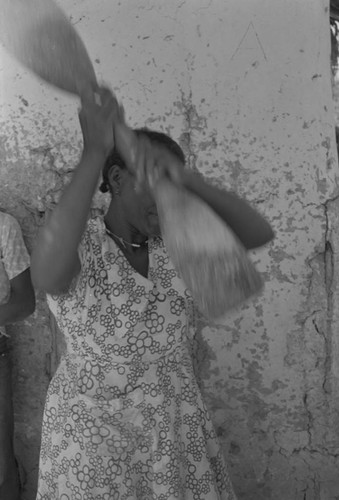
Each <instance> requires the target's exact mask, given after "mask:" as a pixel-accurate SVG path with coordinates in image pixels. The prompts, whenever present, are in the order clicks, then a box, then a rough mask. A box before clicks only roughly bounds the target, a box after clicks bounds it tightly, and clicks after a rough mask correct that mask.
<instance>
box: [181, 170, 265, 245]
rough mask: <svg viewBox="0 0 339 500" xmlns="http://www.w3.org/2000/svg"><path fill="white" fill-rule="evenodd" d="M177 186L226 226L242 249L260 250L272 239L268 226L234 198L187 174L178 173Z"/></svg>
mask: <svg viewBox="0 0 339 500" xmlns="http://www.w3.org/2000/svg"><path fill="white" fill-rule="evenodd" d="M181 183H182V185H183V186H184V187H185V188H186V189H188V190H189V191H190V192H192V193H193V194H195V195H196V196H198V197H199V198H200V199H201V200H203V201H204V202H205V203H207V204H208V205H209V206H210V207H211V208H212V209H213V210H214V212H215V213H216V214H217V215H219V217H220V218H221V219H222V220H223V221H225V222H226V224H227V225H228V226H229V227H230V228H231V229H232V230H233V232H234V233H235V234H236V235H237V237H238V238H239V240H240V241H241V242H242V244H243V245H244V247H245V248H247V249H252V248H257V247H260V246H262V245H265V244H266V243H268V242H269V241H271V240H272V239H273V238H274V232H273V230H272V228H271V226H270V224H269V223H268V222H267V221H266V220H265V219H264V218H263V217H262V216H261V215H260V214H259V213H258V212H257V211H256V210H255V209H254V208H252V207H251V206H250V205H249V204H248V203H247V202H246V201H245V200H243V199H242V198H239V197H238V196H237V195H236V194H234V193H231V192H229V191H226V190H223V189H219V188H217V187H214V186H211V185H210V184H208V183H207V182H206V181H205V180H204V179H203V178H202V177H201V176H200V175H197V174H194V173H193V172H190V171H188V170H184V171H183V172H182V176H181Z"/></svg>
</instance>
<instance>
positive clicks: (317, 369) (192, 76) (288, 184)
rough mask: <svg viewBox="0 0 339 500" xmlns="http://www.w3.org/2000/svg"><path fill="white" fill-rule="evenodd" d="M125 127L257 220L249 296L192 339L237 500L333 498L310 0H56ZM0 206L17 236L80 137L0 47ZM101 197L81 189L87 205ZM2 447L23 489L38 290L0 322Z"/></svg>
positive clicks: (35, 401)
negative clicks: (5, 349)
mask: <svg viewBox="0 0 339 500" xmlns="http://www.w3.org/2000/svg"><path fill="white" fill-rule="evenodd" d="M59 3H60V5H61V6H62V7H63V8H64V9H65V10H66V12H67V13H68V15H69V17H70V19H71V21H72V23H73V24H74V25H75V26H76V28H77V30H78V31H79V33H80V34H81V36H82V37H83V39H84V42H85V44H86V46H87V47H88V50H89V53H90V56H91V58H92V60H93V62H94V66H95V70H96V72H97V75H98V78H99V80H103V81H105V82H107V83H108V84H109V85H111V86H112V87H113V89H114V90H115V92H116V93H117V95H118V97H119V98H120V99H121V100H122V102H123V103H124V105H125V108H126V115H127V118H128V120H129V122H130V123H131V124H132V125H134V126H143V125H146V126H148V127H149V128H155V129H160V130H162V131H165V132H167V133H169V134H170V135H172V136H173V138H174V139H177V140H179V142H180V143H181V145H182V147H183V149H184V150H185V153H186V156H187V159H188V163H189V165H190V167H191V168H193V169H196V170H198V171H199V172H201V173H202V174H204V175H205V176H206V177H208V178H209V179H210V181H211V182H212V183H215V184H217V185H223V186H224V187H225V188H229V189H232V190H235V191H237V192H238V193H239V194H240V195H243V196H245V197H246V198H247V199H248V200H249V201H250V202H252V203H253V204H254V206H256V207H257V208H258V210H260V211H261V212H262V213H263V214H265V215H266V217H267V218H268V219H269V221H270V222H271V224H272V225H273V228H274V230H275V232H276V238H275V240H274V242H273V243H272V244H270V245H269V246H267V247H266V248H264V249H261V250H257V251H255V252H252V254H251V256H252V258H253V260H254V262H255V263H256V264H257V267H258V269H259V270H260V271H261V272H262V273H263V275H264V278H265V282H266V286H265V290H264V291H263V292H262V293H261V295H260V296H259V297H256V298H255V299H253V300H251V301H249V302H248V303H247V304H246V305H244V306H243V307H241V308H239V309H237V310H235V311H232V312H231V313H230V314H229V315H227V317H225V318H224V319H222V320H220V321H218V322H217V323H216V324H213V325H211V324H208V323H206V322H203V321H201V323H200V325H199V328H198V330H197V333H196V338H195V352H196V367H197V370H198V373H199V376H200V382H201V387H202V389H203V391H204V394H205V397H206V401H207V404H208V406H209V408H210V411H211V415H212V417H213V420H214V422H215V425H216V429H217V432H218V435H219V438H220V440H221V442H222V444H223V449H224V452H225V455H226V457H227V460H228V462H229V465H230V474H231V476H232V479H233V482H234V485H235V489H236V491H237V493H238V496H239V499H244V500H269V499H274V500H338V499H339V474H338V470H339V335H338V330H339V296H338V295H339V283H338V268H339V265H338V264H339V263H338V250H339V221H338V213H339V191H338V188H337V176H338V161H337V152H336V144H335V134H334V119H333V105H332V97H331V82H330V33H329V12H328V2H327V1H325V0H307V2H306V1H305V0H281V1H280V2H272V1H271V0H255V1H253V0H242V1H241V2H236V1H235V0H232V1H230V2H224V1H221V0H186V1H185V0H171V2H168V1H167V2H166V1H165V0H157V1H155V0H141V1H140V0H128V1H117V0H114V1H112V0H100V2H90V1H89V0H72V1H71V0H60V2H59ZM0 55H1V58H0V69H1V72H0V78H1V85H0V92H1V104H2V106H1V123H0V124H1V129H0V158H1V164H0V176H1V183H0V189H1V198H0V199H1V203H0V205H1V207H2V208H3V209H5V210H7V211H9V212H10V213H12V214H14V215H15V216H17V218H18V219H19V221H20V222H21V224H22V227H23V231H24V235H25V238H26V241H27V244H28V246H29V248H31V247H32V245H33V242H34V236H35V233H36V230H37V228H38V226H39V225H40V224H41V223H42V222H43V217H44V214H45V212H46V210H48V209H49V208H50V207H51V206H52V205H53V204H54V203H55V202H56V201H57V199H58V196H59V195H60V192H61V189H62V186H63V185H64V183H65V182H67V180H68V179H69V177H70V174H71V172H72V169H73V167H74V165H75V164H76V162H77V159H78V157H79V152H80V149H81V138H80V130H79V125H78V119H77V109H78V105H79V103H78V102H77V100H76V99H74V98H72V97H70V96H67V95H65V94H63V93H61V92H58V91H56V90H54V89H52V88H50V87H48V86H47V85H45V84H44V83H42V82H40V81H38V80H37V79H35V78H34V77H33V76H32V75H30V74H29V73H28V72H27V71H26V70H24V69H23V68H22V67H21V66H19V65H18V64H17V63H15V62H14V61H13V60H12V59H11V58H10V57H9V56H8V55H7V54H5V53H4V52H1V53H0ZM106 201H107V200H106V199H105V198H104V197H103V196H102V195H99V194H97V195H96V198H95V203H94V208H95V209H97V210H101V209H102V207H103V206H104V205H105V203H106ZM11 332H12V334H13V335H12V336H13V364H14V394H15V418H16V450H17V453H18V457H19V462H20V469H21V474H22V479H23V481H24V484H25V491H24V495H23V499H24V500H33V499H34V498H35V497H34V493H35V482H36V474H37V460H38V449H39V432H40V422H41V414H42V408H43V402H44V396H45V392H46V388H47V385H48V382H49V380H50V378H51V376H52V374H53V372H54V370H55V366H56V363H57V360H58V357H59V353H60V351H61V350H62V339H61V338H60V335H59V334H58V332H57V330H56V328H55V325H54V323H53V322H51V318H50V317H49V314H48V310H47V308H46V304H45V300H44V297H43V296H42V295H39V296H38V307H37V311H36V313H35V314H34V316H33V317H31V318H29V319H28V320H26V321H25V322H23V323H22V324H21V325H18V326H15V327H14V326H13V327H11Z"/></svg>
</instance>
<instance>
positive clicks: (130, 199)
mask: <svg viewBox="0 0 339 500" xmlns="http://www.w3.org/2000/svg"><path fill="white" fill-rule="evenodd" d="M119 196H120V203H121V208H122V210H123V214H124V217H125V219H126V222H128V223H129V224H130V225H131V226H133V227H134V228H135V229H137V230H138V231H139V232H140V233H141V234H144V235H145V236H159V235H160V225H159V217H158V211H157V207H156V204H155V200H154V197H153V196H152V193H151V190H150V189H149V187H148V186H147V185H143V186H142V188H141V189H140V190H138V191H136V189H135V178H134V177H133V176H132V175H131V174H130V173H129V172H128V170H127V169H126V170H125V169H124V170H123V171H122V182H121V185H120V194H119Z"/></svg>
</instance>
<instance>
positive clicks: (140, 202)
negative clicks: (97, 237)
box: [100, 129, 185, 236]
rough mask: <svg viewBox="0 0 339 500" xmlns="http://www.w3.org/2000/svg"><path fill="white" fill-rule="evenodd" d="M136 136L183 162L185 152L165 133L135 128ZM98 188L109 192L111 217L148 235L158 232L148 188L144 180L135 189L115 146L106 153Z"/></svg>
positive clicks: (153, 205) (131, 177)
mask: <svg viewBox="0 0 339 500" xmlns="http://www.w3.org/2000/svg"><path fill="white" fill-rule="evenodd" d="M134 132H135V133H136V134H137V136H141V135H144V136H146V138H147V139H148V140H149V141H150V142H151V144H152V143H153V144H154V145H155V146H160V147H161V148H164V149H166V150H167V151H168V152H170V153H172V154H173V155H174V156H175V157H176V159H178V160H179V162H180V163H182V164H184V163H185V156H184V153H183V151H182V149H181V148H180V146H179V145H178V144H177V143H176V142H175V141H173V139H171V138H170V137H169V136H167V135H166V134H163V133H161V132H156V131H153V130H148V129H136V130H134ZM100 190H101V191H102V192H104V193H105V192H110V193H111V196H112V201H111V207H110V208H111V210H110V211H109V212H110V214H111V216H112V217H113V218H114V219H120V220H119V222H121V219H123V221H124V222H127V223H128V224H129V225H130V226H132V227H133V228H135V229H136V230H137V231H138V232H140V233H142V234H144V235H147V236H151V235H158V234H160V228H159V219H158V216H157V208H156V204H155V200H154V198H153V195H152V192H151V191H150V189H149V187H148V186H147V184H145V185H144V186H143V187H142V189H141V190H140V189H139V190H137V191H136V189H135V178H134V176H133V174H131V173H130V172H129V170H128V169H127V167H126V165H125V163H124V161H123V159H122V158H121V156H120V155H119V153H118V151H117V150H116V148H114V149H113V150H112V152H111V153H110V155H109V156H108V158H107V160H106V163H105V166H104V169H103V181H102V184H101V186H100Z"/></svg>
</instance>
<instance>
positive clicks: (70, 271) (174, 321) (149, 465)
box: [32, 89, 272, 500]
mask: <svg viewBox="0 0 339 500" xmlns="http://www.w3.org/2000/svg"><path fill="white" fill-rule="evenodd" d="M99 93H100V98H101V105H100V106H98V105H96V104H95V103H94V102H87V103H83V108H82V110H81V112H80V123H81V127H82V131H83V136H84V148H83V155H82V158H81V161H80V163H79V165H78V166H77V167H76V169H75V171H74V175H73V178H72V180H71V182H70V184H69V185H68V186H67V188H66V189H65V191H64V193H63V195H62V197H61V199H60V202H59V204H58V205H57V207H56V208H55V210H54V211H53V213H52V214H51V216H50V217H49V219H48V221H47V222H46V224H45V226H44V228H43V229H42V230H41V231H40V234H39V235H38V241H37V244H36V248H35V250H34V253H33V257H32V274H33V280H34V283H35V285H36V287H37V288H39V289H42V290H45V291H46V292H47V293H48V294H49V299H48V300H49V305H50V308H51V310H52V312H53V313H54V315H55V316H56V319H57V322H58V324H59V327H60V329H61V330H62V331H63V333H64V335H65V337H66V341H67V352H66V354H65V355H64V357H63V359H62V360H61V363H60V366H59V368H58V370H57V372H56V374H55V376H54V378H53V380H52V382H51V384H50V387H49V390H48V395H47V401H46V407H45V414H44V422H43V431H42V445H41V457H40V475H39V487H38V496H37V498H38V499H39V500H43V499H44V500H47V499H48V500H53V499H62V500H70V499H79V500H80V499H84V500H90V499H91V500H92V499H93V500H94V499H97V500H98V499H101V500H127V499H138V500H150V499H158V500H165V499H168V500H169V499H181V500H183V499H187V500H190V499H192V500H217V499H222V500H226V499H227V500H230V499H234V498H235V496H234V493H233V490H232V486H231V484H230V481H229V478H228V474H227V471H226V468H225V465H224V462H223V459H222V454H221V450H220V447H219V444H218V442H217V439H216V435H215V432H214V430H213V426H212V424H211V421H210V418H209V416H208V413H207V411H206V408H205V405H204V403H203V401H202V399H201V395H200V392H199V389H198V386H197V382H196V379H195V377H194V374H193V368H192V358H191V354H190V344H189V330H190V325H189V311H190V310H191V309H192V299H191V297H190V294H189V292H188V291H187V290H186V289H185V286H184V285H183V283H182V282H181V280H180V279H179V277H178V275H177V273H176V271H175V269H174V267H173V265H172V264H171V262H170V260H169V258H168V255H167V253H166V249H165V248H164V246H163V243H162V240H161V238H160V237H159V235H160V229H159V223H158V217H157V212H156V206H155V202H154V200H153V198H152V193H151V191H150V189H149V188H148V187H147V186H148V183H147V182H146V181H145V179H152V178H154V176H155V175H166V176H168V177H169V178H170V179H171V180H172V181H173V182H176V183H178V184H181V185H182V186H184V187H185V188H187V189H190V190H191V191H192V192H194V193H196V194H197V195H198V196H200V197H201V198H202V199H203V200H204V201H206V202H207V203H209V205H210V206H211V207H212V208H213V209H214V210H215V211H216V212H217V213H218V214H219V215H220V216H221V217H222V218H223V219H224V220H225V221H226V222H227V223H228V224H229V225H230V226H231V227H232V228H233V230H234V231H235V232H236V234H237V235H238V237H239V238H240V239H241V241H242V242H243V244H244V245H245V246H246V247H247V248H254V247H257V246H260V245H263V244H265V243H266V242H268V241H269V240H270V239H271V238H272V230H271V228H270V226H269V225H268V223H267V222H266V221H264V220H263V219H262V217H261V216H260V215H259V214H257V213H256V212H255V211H254V210H252V209H251V208H250V207H249V206H248V205H247V203H245V202H244V201H242V200H240V199H238V198H237V197H235V196H234V195H231V194H230V193H225V192H222V191H220V190H218V189H215V188H212V187H210V186H208V185H207V184H206V183H205V182H204V181H203V180H202V179H200V178H199V177H197V176H195V175H193V174H192V173H189V172H186V171H185V170H184V169H183V168H182V167H180V166H179V165H180V164H181V163H182V161H183V159H184V158H183V153H182V151H181V149H180V148H179V146H178V145H177V144H176V143H174V141H172V140H171V139H169V138H168V137H167V136H164V135H163V134H159V133H150V132H146V131H145V132H140V131H139V133H138V136H137V137H138V139H137V140H138V148H137V150H138V152H137V157H136V162H137V171H138V173H139V174H138V182H137V183H136V179H135V177H134V175H133V173H131V172H130V171H129V170H128V169H127V168H126V166H125V164H124V162H123V160H122V159H121V158H120V157H119V155H117V153H116V151H115V150H114V130H113V129H114V128H116V123H117V122H118V120H119V119H120V118H119V112H118V106H117V103H116V101H115V100H114V98H113V96H112V95H111V93H110V92H109V91H107V90H105V89H101V90H100V92H99ZM112 123H113V127H112ZM147 136H148V137H147ZM116 146H117V149H119V144H117V145H116ZM112 150H113V153H112ZM171 159H172V161H171ZM104 166H105V168H104V181H103V186H102V188H103V190H107V189H108V190H109V191H110V192H111V194H112V197H111V203H110V206H109V208H108V211H107V213H106V215H105V217H104V218H103V219H101V218H94V219H90V220H89V221H87V219H88V216H89V211H90V205H91V200H92V197H93V194H94V192H95V189H96V186H97V183H98V180H99V176H100V173H101V172H102V169H103V167H104Z"/></svg>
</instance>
